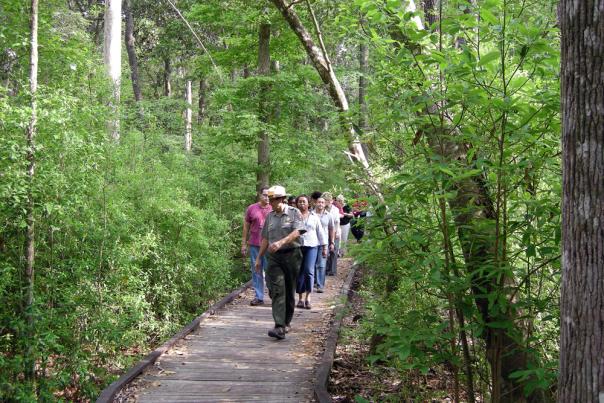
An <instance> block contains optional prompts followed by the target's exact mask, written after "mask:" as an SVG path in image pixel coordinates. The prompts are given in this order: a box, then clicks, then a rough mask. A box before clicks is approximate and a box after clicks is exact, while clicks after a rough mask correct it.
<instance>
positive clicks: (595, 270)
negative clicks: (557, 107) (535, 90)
mask: <svg viewBox="0 0 604 403" xmlns="http://www.w3.org/2000/svg"><path fill="white" fill-rule="evenodd" d="M558 10H559V21H560V31H561V37H562V43H561V45H562V46H561V50H562V54H561V58H562V63H561V88H562V164H563V165H562V192H563V195H562V289H561V301H560V324H561V329H560V330H561V334H560V375H559V378H558V401H559V402H598V399H599V402H600V403H601V402H603V401H604V98H603V96H602V94H604V76H603V75H602V71H604V47H603V44H604V12H603V11H602V10H604V1H603V0H594V1H585V2H581V1H570V0H562V1H561V2H560V5H559V8H558Z"/></svg>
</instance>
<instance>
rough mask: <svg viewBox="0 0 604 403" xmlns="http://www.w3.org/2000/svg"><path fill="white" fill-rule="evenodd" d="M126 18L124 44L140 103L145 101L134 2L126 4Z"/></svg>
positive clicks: (126, 2)
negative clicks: (139, 62)
mask: <svg viewBox="0 0 604 403" xmlns="http://www.w3.org/2000/svg"><path fill="white" fill-rule="evenodd" d="M124 16H125V20H126V29H125V30H124V42H125V43H126V52H127V53H128V64H129V65H130V78H131V80H132V91H133V93H134V100H135V101H136V102H139V101H141V100H142V99H143V95H142V92H141V85H140V81H139V74H138V59H137V57H136V48H135V46H134V44H135V38H134V18H133V17H132V0H126V1H125V2H124Z"/></svg>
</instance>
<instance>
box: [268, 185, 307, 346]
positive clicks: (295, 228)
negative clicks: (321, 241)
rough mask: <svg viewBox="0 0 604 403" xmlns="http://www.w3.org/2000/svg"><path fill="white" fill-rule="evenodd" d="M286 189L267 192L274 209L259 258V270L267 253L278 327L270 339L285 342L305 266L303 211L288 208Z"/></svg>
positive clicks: (269, 278)
mask: <svg viewBox="0 0 604 403" xmlns="http://www.w3.org/2000/svg"><path fill="white" fill-rule="evenodd" d="M286 198H287V194H286V193H285V188H284V187H283V186H272V187H270V188H269V189H268V200H269V203H270V205H271V207H272V209H273V211H272V212H270V213H269V214H268V216H267V217H266V220H265V222H264V226H263V227H262V242H261V244H260V252H259V253H258V257H257V258H256V270H257V271H258V272H259V271H260V270H261V267H262V256H264V254H265V253H266V256H267V262H268V265H267V268H266V284H267V286H268V291H269V295H270V297H271V300H272V302H273V304H272V310H273V319H274V321H275V327H274V328H273V329H271V330H269V331H268V335H269V336H271V337H275V338H277V339H284V338H285V333H286V332H287V331H288V330H289V326H290V322H291V320H292V317H293V316H294V307H295V303H296V279H297V278H298V272H299V270H300V264H301V263H302V252H301V251H300V240H299V236H300V235H301V234H303V233H304V232H305V231H306V230H305V229H304V222H303V221H302V214H301V213H300V210H298V209H297V208H295V207H291V206H288V205H287V202H286Z"/></svg>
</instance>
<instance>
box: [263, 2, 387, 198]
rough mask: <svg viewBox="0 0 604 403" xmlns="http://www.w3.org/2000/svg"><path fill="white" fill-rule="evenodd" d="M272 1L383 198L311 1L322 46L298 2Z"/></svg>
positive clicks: (354, 156)
mask: <svg viewBox="0 0 604 403" xmlns="http://www.w3.org/2000/svg"><path fill="white" fill-rule="evenodd" d="M271 2H272V3H273V4H274V5H275V7H277V9H278V10H279V11H280V12H281V15H282V16H283V18H284V19H285V21H287V23H288V24H289V26H290V28H291V29H292V30H293V31H294V32H295V33H296V36H297V37H298V39H299V40H300V42H301V44H302V46H304V49H305V50H306V53H307V55H308V57H309V58H310V60H311V61H312V63H313V66H314V67H315V70H316V71H317V73H318V74H319V76H320V77H321V80H322V81H323V82H324V83H325V84H326V85H327V87H328V91H329V95H330V96H331V98H332V100H333V102H334V104H335V105H336V107H337V108H338V109H339V111H340V112H341V113H340V119H341V123H342V126H343V128H344V131H345V132H346V135H347V138H348V150H349V156H350V157H351V158H352V159H353V160H354V161H355V162H357V163H358V164H359V165H360V166H361V168H362V169H363V171H364V173H365V175H366V179H367V185H368V187H369V188H370V189H371V190H372V191H373V192H374V193H375V194H376V195H377V196H378V197H380V198H382V197H381V191H380V189H379V187H378V185H377V184H376V183H375V182H374V180H373V176H374V175H373V173H372V171H371V169H370V167H369V163H368V162H367V157H366V155H365V152H364V150H363V147H362V146H361V142H360V140H359V137H358V135H357V133H356V131H355V130H354V127H353V125H352V122H351V121H350V119H349V118H348V116H347V112H348V110H349V106H348V99H347V98H346V93H345V92H344V89H343V88H342V85H341V84H340V81H339V80H338V78H337V76H336V74H335V71H334V69H333V66H332V63H331V61H330V59H329V56H328V55H327V50H326V48H325V44H324V43H323V34H322V33H321V30H320V27H319V24H318V21H317V19H316V17H315V15H314V12H313V10H312V8H311V6H310V2H308V1H307V2H306V4H307V6H308V10H309V14H310V15H311V17H312V20H313V25H314V26H315V30H316V33H317V38H318V40H319V44H320V47H318V46H317V45H316V44H315V41H314V40H313V38H312V35H311V34H310V32H308V30H307V29H306V27H305V26H304V24H303V23H302V21H301V20H300V18H299V17H298V14H297V13H296V12H295V4H296V3H297V2H296V1H292V2H291V3H290V2H287V1H286V0H271Z"/></svg>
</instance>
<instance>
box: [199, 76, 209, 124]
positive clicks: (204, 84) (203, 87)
mask: <svg viewBox="0 0 604 403" xmlns="http://www.w3.org/2000/svg"><path fill="white" fill-rule="evenodd" d="M198 98H199V102H198V106H199V110H198V111H197V123H199V124H201V123H203V120H204V119H205V117H206V113H207V108H208V79H207V78H206V77H202V78H200V79H199V97H198Z"/></svg>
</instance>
